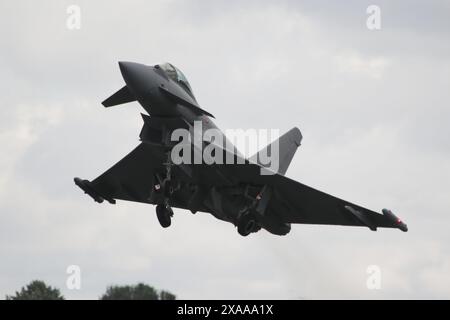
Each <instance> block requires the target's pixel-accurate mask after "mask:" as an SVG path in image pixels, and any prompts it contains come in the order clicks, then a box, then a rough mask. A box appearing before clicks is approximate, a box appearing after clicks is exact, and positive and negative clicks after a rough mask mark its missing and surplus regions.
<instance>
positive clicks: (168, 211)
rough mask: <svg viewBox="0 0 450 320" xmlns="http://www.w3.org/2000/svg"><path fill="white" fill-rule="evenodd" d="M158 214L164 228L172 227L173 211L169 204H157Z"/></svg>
mask: <svg viewBox="0 0 450 320" xmlns="http://www.w3.org/2000/svg"><path fill="white" fill-rule="evenodd" d="M156 216H157V217H158V221H159V224H160V225H161V227H163V228H168V227H170V224H171V222H172V216H173V211H172V208H171V207H170V206H169V205H166V206H165V205H162V204H158V205H157V206H156Z"/></svg>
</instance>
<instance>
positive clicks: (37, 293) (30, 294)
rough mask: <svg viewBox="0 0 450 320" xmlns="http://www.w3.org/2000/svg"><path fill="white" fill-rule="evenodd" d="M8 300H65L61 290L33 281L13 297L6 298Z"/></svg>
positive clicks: (42, 282)
mask: <svg viewBox="0 0 450 320" xmlns="http://www.w3.org/2000/svg"><path fill="white" fill-rule="evenodd" d="M6 300H64V297H63V296H62V295H61V292H60V291H59V289H56V288H52V287H51V286H47V285H46V284H45V282H44V281H40V280H34V281H31V282H30V283H29V284H28V285H27V286H26V287H22V289H21V290H20V292H17V291H16V294H15V295H13V296H6Z"/></svg>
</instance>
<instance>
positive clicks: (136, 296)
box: [100, 283, 176, 300]
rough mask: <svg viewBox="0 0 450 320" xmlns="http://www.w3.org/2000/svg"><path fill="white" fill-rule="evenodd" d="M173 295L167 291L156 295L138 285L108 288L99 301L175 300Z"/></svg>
mask: <svg viewBox="0 0 450 320" xmlns="http://www.w3.org/2000/svg"><path fill="white" fill-rule="evenodd" d="M175 298H176V297H175V295H174V294H172V293H170V292H168V291H161V292H160V293H159V294H158V291H156V289H155V288H153V287H151V286H149V285H146V284H143V283H138V284H137V285H132V286H130V285H126V286H117V285H114V286H109V287H108V288H106V292H105V293H104V294H103V295H102V296H101V297H100V300H175Z"/></svg>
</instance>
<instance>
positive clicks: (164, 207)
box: [155, 150, 179, 228]
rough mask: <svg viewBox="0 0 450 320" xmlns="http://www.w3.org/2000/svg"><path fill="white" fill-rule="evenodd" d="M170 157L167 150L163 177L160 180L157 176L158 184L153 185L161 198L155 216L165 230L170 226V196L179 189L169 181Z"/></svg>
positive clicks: (171, 214)
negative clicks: (160, 194)
mask: <svg viewBox="0 0 450 320" xmlns="http://www.w3.org/2000/svg"><path fill="white" fill-rule="evenodd" d="M170 156H171V152H170V150H168V151H167V161H166V162H164V163H163V165H164V167H165V169H166V172H165V177H164V178H163V179H161V178H160V177H159V176H158V175H157V179H158V180H159V183H158V184H157V185H155V191H160V192H161V193H162V196H163V199H162V203H160V204H158V205H157V206H156V216H157V217H158V221H159V224H160V225H161V226H162V227H163V228H167V227H169V226H170V224H171V220H172V217H173V210H172V208H171V207H170V199H171V197H172V194H173V193H174V192H175V191H176V190H178V188H179V186H174V185H173V181H172V180H171V169H172V159H171V157H170Z"/></svg>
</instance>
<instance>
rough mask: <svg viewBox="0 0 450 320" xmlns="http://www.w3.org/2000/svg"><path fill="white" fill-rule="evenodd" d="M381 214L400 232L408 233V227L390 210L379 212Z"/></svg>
mask: <svg viewBox="0 0 450 320" xmlns="http://www.w3.org/2000/svg"><path fill="white" fill-rule="evenodd" d="M381 212H383V215H384V216H385V217H386V218H388V219H389V220H390V221H391V222H392V223H393V224H395V225H396V226H397V228H398V229H400V230H402V231H403V232H407V231H408V226H407V225H406V223H404V222H403V221H402V220H401V219H400V218H398V217H397V216H396V215H395V214H393V213H392V211H391V210H389V209H383V210H381Z"/></svg>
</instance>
